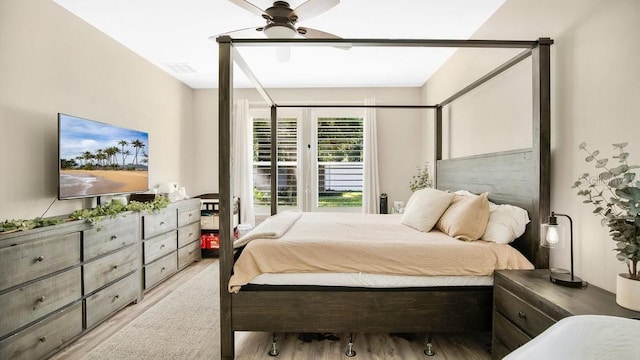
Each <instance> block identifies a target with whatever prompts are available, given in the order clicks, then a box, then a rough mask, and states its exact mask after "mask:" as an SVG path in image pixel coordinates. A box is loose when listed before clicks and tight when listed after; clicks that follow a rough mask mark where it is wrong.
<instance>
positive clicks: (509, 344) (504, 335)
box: [493, 312, 531, 352]
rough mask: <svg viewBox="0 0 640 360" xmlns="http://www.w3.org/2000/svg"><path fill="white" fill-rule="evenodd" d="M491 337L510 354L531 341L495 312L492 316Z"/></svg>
mask: <svg viewBox="0 0 640 360" xmlns="http://www.w3.org/2000/svg"><path fill="white" fill-rule="evenodd" d="M493 331H494V334H493V337H494V338H495V339H496V340H498V341H499V342H500V343H502V345H503V346H504V347H506V348H507V349H508V352H511V351H513V350H515V349H517V348H519V347H520V346H522V345H524V344H525V343H527V342H528V341H529V340H531V337H530V336H529V335H527V334H526V333H525V332H524V331H522V330H521V329H520V328H518V327H517V326H516V325H514V324H513V323H512V322H511V321H509V320H507V318H505V317H504V316H502V315H500V314H499V313H497V312H494V314H493Z"/></svg>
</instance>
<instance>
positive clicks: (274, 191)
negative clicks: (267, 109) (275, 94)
mask: <svg viewBox="0 0 640 360" xmlns="http://www.w3.org/2000/svg"><path fill="white" fill-rule="evenodd" d="M277 213H278V108H277V107H276V106H275V105H272V106H271V215H275V214H277Z"/></svg>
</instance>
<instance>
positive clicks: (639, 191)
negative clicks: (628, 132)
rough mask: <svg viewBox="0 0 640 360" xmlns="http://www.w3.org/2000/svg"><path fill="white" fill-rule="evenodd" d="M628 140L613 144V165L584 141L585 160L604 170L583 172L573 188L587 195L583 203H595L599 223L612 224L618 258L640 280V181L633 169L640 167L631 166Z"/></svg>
mask: <svg viewBox="0 0 640 360" xmlns="http://www.w3.org/2000/svg"><path fill="white" fill-rule="evenodd" d="M627 145H628V144H627V143H620V144H613V147H614V148H615V149H617V150H618V154H617V155H614V156H612V158H613V159H617V161H618V165H617V166H615V167H610V165H609V159H608V158H602V157H600V151H598V150H594V151H593V152H592V151H589V150H588V149H587V145H586V144H585V143H581V144H580V146H579V147H578V148H579V149H580V150H583V151H585V152H586V153H587V154H588V155H587V157H586V158H585V160H586V161H587V162H589V163H591V162H594V161H595V167H596V169H601V172H600V174H598V176H597V178H592V177H591V176H590V175H589V173H585V174H582V176H580V177H579V178H578V180H577V181H576V182H575V183H574V185H573V187H572V188H577V189H578V195H579V196H582V197H584V198H585V199H584V201H583V203H585V204H592V205H593V206H595V209H594V210H593V213H594V214H596V215H598V216H601V217H602V220H601V222H600V224H601V225H603V226H605V225H606V226H608V227H609V235H610V236H611V238H612V239H613V240H614V241H615V242H616V248H615V249H614V250H615V251H617V255H616V258H617V259H618V260H620V261H621V262H624V263H625V264H626V265H627V268H628V271H629V278H630V279H632V280H639V281H640V269H638V261H640V181H639V180H637V179H636V174H635V172H633V171H632V170H634V169H638V168H640V166H638V165H629V163H628V162H627V158H628V157H629V153H628V152H626V151H625V147H626V146H627Z"/></svg>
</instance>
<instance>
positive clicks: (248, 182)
mask: <svg viewBox="0 0 640 360" xmlns="http://www.w3.org/2000/svg"><path fill="white" fill-rule="evenodd" d="M251 129H252V126H251V116H250V115H249V101H248V100H246V99H239V100H236V101H235V104H234V112H233V123H232V124H231V134H232V136H233V139H232V145H231V175H232V177H231V179H232V181H233V183H232V184H233V189H234V192H235V194H234V195H235V196H237V197H239V198H240V219H241V222H242V223H243V224H251V226H254V225H255V214H254V212H253V151H252V146H253V137H252V130H251Z"/></svg>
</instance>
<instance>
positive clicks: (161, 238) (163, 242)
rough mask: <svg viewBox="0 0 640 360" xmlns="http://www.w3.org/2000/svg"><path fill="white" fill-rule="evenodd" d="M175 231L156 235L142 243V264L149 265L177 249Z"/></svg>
mask: <svg viewBox="0 0 640 360" xmlns="http://www.w3.org/2000/svg"><path fill="white" fill-rule="evenodd" d="M177 234H178V233H177V231H176V230H174V231H171V232H168V233H166V234H162V235H158V236H156V237H154V238H153V239H149V240H145V241H144V246H143V248H144V263H145V264H149V263H151V262H153V261H154V260H156V259H158V258H161V257H163V256H164V255H167V254H168V253H170V252H172V251H175V250H176V249H177V245H176V244H177V239H176V237H177Z"/></svg>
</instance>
